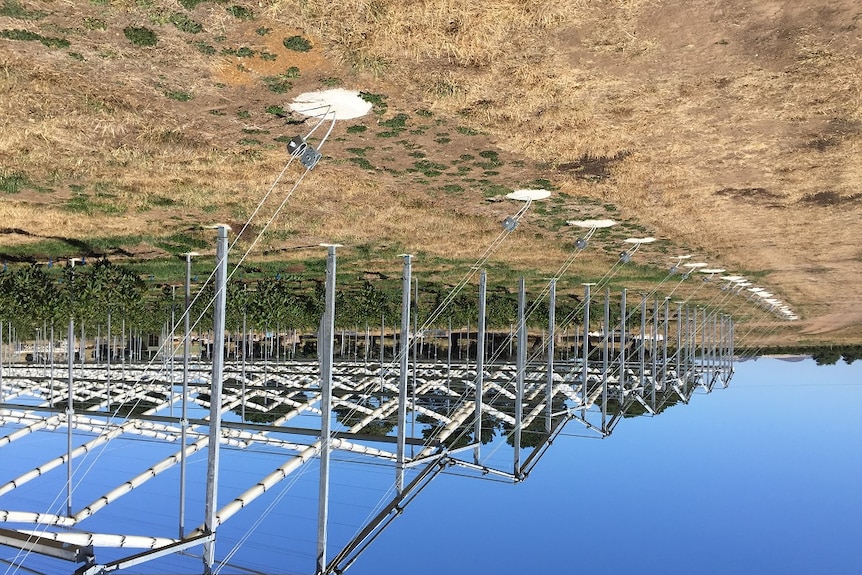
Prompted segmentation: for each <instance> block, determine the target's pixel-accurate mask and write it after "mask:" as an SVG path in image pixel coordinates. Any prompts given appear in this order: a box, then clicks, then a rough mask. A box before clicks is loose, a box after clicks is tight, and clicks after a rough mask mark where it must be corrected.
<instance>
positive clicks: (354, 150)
mask: <svg viewBox="0 0 862 575" xmlns="http://www.w3.org/2000/svg"><path fill="white" fill-rule="evenodd" d="M368 149H369V148H345V149H344V151H345V152H348V153H351V154H356V155H357V156H364V155H365V151H366V150H368Z"/></svg>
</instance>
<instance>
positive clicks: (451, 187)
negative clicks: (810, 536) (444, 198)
mask: <svg viewBox="0 0 862 575" xmlns="http://www.w3.org/2000/svg"><path fill="white" fill-rule="evenodd" d="M440 189H441V190H443V191H444V192H446V193H447V194H460V193H462V192H463V191H464V188H463V187H462V186H459V185H458V184H446V185H445V186H443V187H442V188H440Z"/></svg>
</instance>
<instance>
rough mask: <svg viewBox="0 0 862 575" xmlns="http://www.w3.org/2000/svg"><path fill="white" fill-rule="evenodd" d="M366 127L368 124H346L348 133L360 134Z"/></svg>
mask: <svg viewBox="0 0 862 575" xmlns="http://www.w3.org/2000/svg"><path fill="white" fill-rule="evenodd" d="M367 129H368V126H363V125H362V124H356V125H355V126H347V133H348V134H361V133H362V132H364V131H365V130H367Z"/></svg>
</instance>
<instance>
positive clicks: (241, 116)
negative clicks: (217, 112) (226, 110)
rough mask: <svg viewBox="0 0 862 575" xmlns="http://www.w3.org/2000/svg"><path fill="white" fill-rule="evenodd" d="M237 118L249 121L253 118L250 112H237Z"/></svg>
mask: <svg viewBox="0 0 862 575" xmlns="http://www.w3.org/2000/svg"><path fill="white" fill-rule="evenodd" d="M236 117H237V118H239V119H240V120H248V119H249V118H251V112H249V111H248V110H237V112H236Z"/></svg>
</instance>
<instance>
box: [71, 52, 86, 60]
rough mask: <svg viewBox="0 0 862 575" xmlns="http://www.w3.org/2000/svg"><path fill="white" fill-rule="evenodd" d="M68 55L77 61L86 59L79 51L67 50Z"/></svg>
mask: <svg viewBox="0 0 862 575" xmlns="http://www.w3.org/2000/svg"><path fill="white" fill-rule="evenodd" d="M69 57H71V58H74V59H75V60H78V61H79V62H84V61H86V58H84V55H83V54H81V53H79V52H69Z"/></svg>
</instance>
